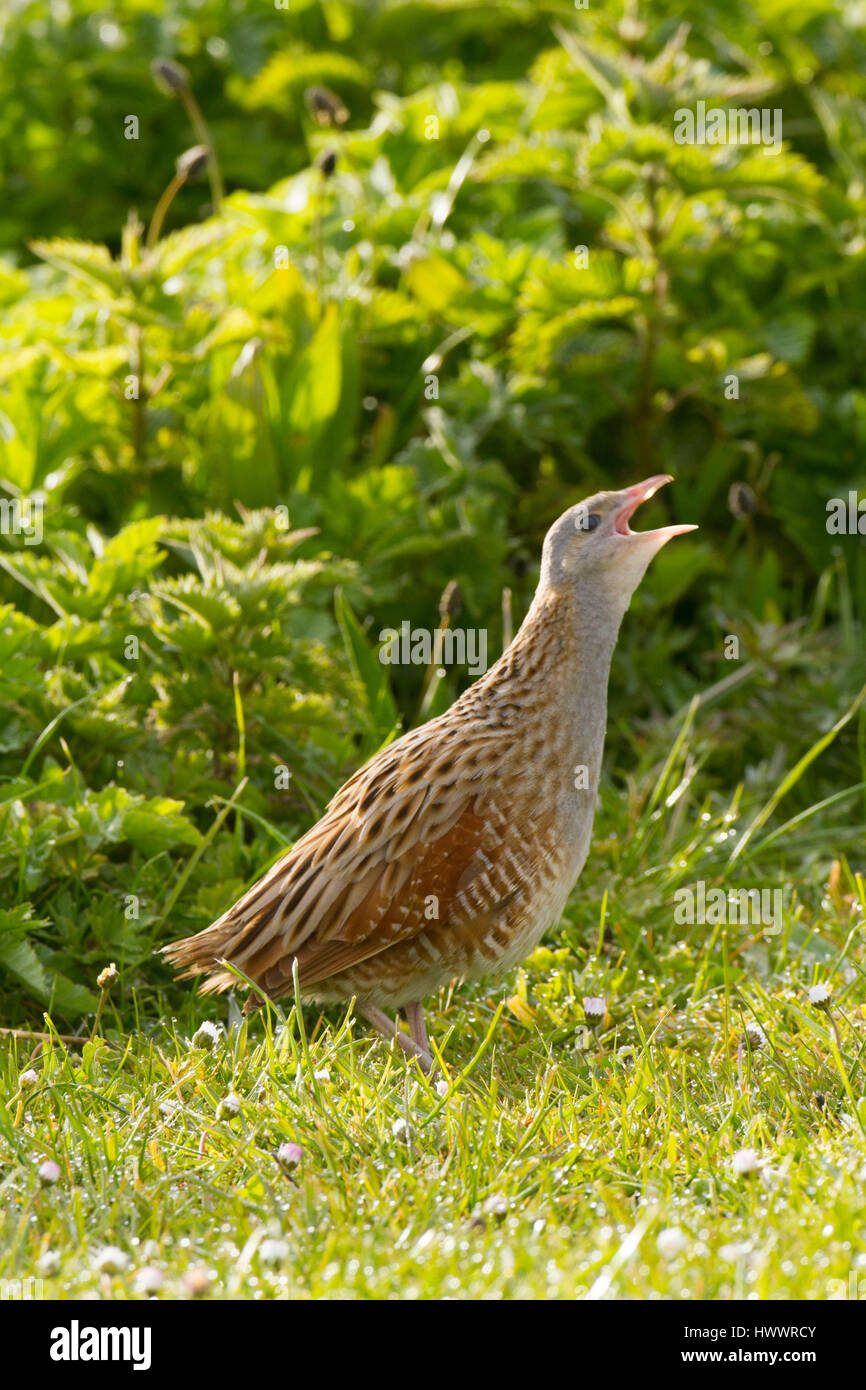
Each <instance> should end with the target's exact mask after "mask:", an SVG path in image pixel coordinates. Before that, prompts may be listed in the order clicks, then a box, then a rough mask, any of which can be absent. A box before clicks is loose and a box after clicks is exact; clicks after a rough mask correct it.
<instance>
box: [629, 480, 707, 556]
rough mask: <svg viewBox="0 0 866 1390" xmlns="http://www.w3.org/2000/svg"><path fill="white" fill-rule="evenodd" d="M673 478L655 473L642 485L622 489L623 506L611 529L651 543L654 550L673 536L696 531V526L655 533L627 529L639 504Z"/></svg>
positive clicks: (666, 528) (665, 529)
mask: <svg viewBox="0 0 866 1390" xmlns="http://www.w3.org/2000/svg"><path fill="white" fill-rule="evenodd" d="M672 482H673V478H672V477H671V475H670V473H656V474H655V475H654V476H653V477H652V478H646V479H645V480H644V482H642V483H635V485H634V487H627V488H623V490H622V492H621V493H620V496H621V497H624V498H625V499H626V500H625V505H624V506H623V507H621V508H620V510H619V511H618V512H617V514H616V518H615V520H614V524H613V529H614V531H615V532H616V534H617V535H619V536H630V537H633V539H634V540H639V541H651V542H653V543H654V545H655V547H656V549H658V548H659V547H660V546H663V545H664V544H665V542H666V541H669V540H670V539H671V538H672V537H673V536H682V535H684V534H685V532H686V531H696V530H697V529H698V528H697V527H696V526H660V527H659V528H658V530H656V531H632V530H631V528H630V527H629V524H628V523H629V519H630V518H631V517H632V516H634V514H635V512H636V511H637V509H638V507H639V506H640V504H641V502H648V501H649V499H650V498H651V497H654V496H655V494H656V493H657V492H658V490H659V488H660V487H664V485H665V483H672Z"/></svg>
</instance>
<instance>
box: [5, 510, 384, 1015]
mask: <svg viewBox="0 0 866 1390" xmlns="http://www.w3.org/2000/svg"><path fill="white" fill-rule="evenodd" d="M303 538H304V533H303V532H301V533H294V534H293V533H291V532H280V531H279V530H278V529H277V526H276V523H275V519H274V516H273V515H272V514H268V515H265V514H262V513H247V514H245V516H244V518H243V520H242V522H239V523H233V522H231V521H229V520H227V519H226V518H224V517H220V516H214V517H211V518H208V519H205V520H203V521H194V522H186V523H181V522H176V521H175V522H172V521H165V520H162V519H160V518H149V519H147V520H142V521H138V522H132V523H130V524H129V525H128V526H126V527H124V528H123V529H121V530H120V531H119V532H118V533H117V534H116V535H115V536H113V537H112V538H111V539H108V540H106V539H105V538H103V537H102V536H101V535H100V534H99V533H98V532H97V531H96V529H95V528H93V527H89V528H88V531H87V535H86V536H85V537H82V536H81V535H79V534H77V533H76V532H75V531H74V530H72V529H69V528H68V527H67V526H64V525H63V524H61V523H60V522H59V521H58V522H57V523H53V524H49V526H48V528H47V530H46V535H45V538H44V545H43V548H42V550H41V551H40V552H39V553H36V551H35V550H32V549H31V550H24V549H23V548H21V549H19V550H17V551H16V552H14V553H11V552H9V551H7V552H5V553H4V554H3V555H2V557H0V563H2V567H3V570H4V572H5V574H6V576H7V577H8V579H9V580H10V581H14V584H15V586H16V587H17V589H18V602H17V604H13V603H7V604H4V605H3V606H2V608H0V710H2V715H0V776H2V782H0V907H2V911H3V926H4V931H3V933H2V935H0V971H2V972H3V973H4V974H5V975H6V977H7V979H9V978H11V979H14V980H15V981H17V983H18V986H19V988H21V987H23V989H24V991H25V992H26V993H27V994H29V995H30V996H31V997H32V998H34V999H36V1000H38V1001H40V1002H41V1003H43V1004H48V1003H52V1004H53V1006H55V1007H56V1009H57V1010H58V1011H59V1013H61V1014H63V1015H69V1014H74V1013H76V1012H80V1011H81V1009H82V1008H84V1007H85V1006H86V1004H87V1002H88V999H89V996H87V992H86V991H83V990H82V988H81V987H80V985H79V983H78V982H79V981H80V980H82V979H85V980H91V981H92V979H93V978H95V975H94V974H93V968H94V967H98V966H99V964H100V963H104V962H105V960H106V959H114V960H116V961H117V962H118V964H119V965H121V964H122V965H123V966H125V967H126V968H127V970H128V971H129V974H128V975H127V977H126V978H127V980H128V981H130V982H135V981H137V980H138V979H139V977H138V975H137V974H136V973H135V968H136V967H138V966H139V965H141V964H142V962H144V960H145V959H146V957H147V956H148V955H149V953H150V952H151V950H152V949H153V945H154V942H155V939H157V938H158V936H159V934H160V932H161V931H163V932H164V931H165V930H166V924H167V921H168V918H169V915H170V914H171V919H172V923H174V924H176V923H177V922H178V921H181V920H188V921H190V922H193V923H195V924H196V925H199V926H201V925H205V924H206V922H207V921H208V920H210V914H211V911H212V908H213V907H214V906H215V905H216V904H217V903H218V901H219V899H220V897H221V895H222V894H224V893H225V892H226V891H227V889H226V882H227V881H229V882H231V883H236V884H237V885H242V883H243V881H244V879H245V877H246V876H247V875H248V874H249V873H251V872H253V871H254V870H257V869H259V868H261V866H262V857H263V856H265V857H266V856H267V855H268V854H269V853H270V852H271V851H274V850H276V849H278V848H280V847H282V846H284V845H285V844H286V843H287V842H288V841H289V840H290V839H291V838H293V837H294V835H296V834H297V833H298V830H299V828H300V827H302V826H303V825H304V824H305V823H306V822H307V820H308V819H309V817H310V816H311V815H314V814H316V813H317V812H318V810H319V809H321V806H322V804H323V803H324V801H325V800H326V799H327V798H328V796H329V795H330V792H331V790H332V788H333V785H334V783H335V781H337V780H339V777H340V774H341V772H342V771H343V770H344V769H345V768H347V767H349V766H351V765H353V763H354V760H355V758H356V756H357V735H356V730H357V728H358V711H359V709H361V710H363V709H364V708H366V703H365V702H366V689H365V687H364V685H363V682H362V681H361V679H360V678H359V676H358V674H357V671H356V669H355V668H354V666H353V660H352V657H351V650H350V649H349V648H348V647H343V644H342V643H341V641H340V635H339V631H338V629H337V625H336V623H335V620H334V617H333V610H332V596H333V592H334V588H335V586H343V585H345V588H346V593H347V594H350V593H351V592H353V591H354V592H357V586H356V579H355V575H354V571H353V567H352V566H351V564H350V563H348V562H345V561H327V560H319V561H301V560H298V559H297V558H296V555H295V552H296V549H297V546H298V544H299V542H301V541H302V540H303ZM344 609H345V610H346V611H347V612H349V613H350V610H349V609H348V603H347V600H344ZM348 621H351V616H350V617H349V619H348ZM347 650H348V651H349V655H348V658H347V655H346V652H347ZM379 714H380V715H381V720H382V723H383V724H384V723H385V722H390V723H393V718H394V714H393V707H392V708H391V710H390V711H387V712H381V711H380V712H379ZM379 714H377V715H376V717H379ZM370 723H371V726H373V725H374V723H375V720H374V712H373V711H372V710H371V711H370ZM375 728H376V737H377V738H379V739H381V738H382V737H383V736H384V733H383V731H382V728H380V727H379V726H378V724H377V725H375ZM233 798H234V800H233ZM230 803H231V804H232V805H237V806H238V808H239V809H238V810H237V811H236V812H235V811H234V810H231V811H230ZM227 814H231V816H232V819H233V823H234V826H235V832H234V835H233V836H232V837H229V838H222V839H220V840H219V842H218V845H214V844H213V843H212V841H213V836H214V832H215V829H216V828H217V826H218V824H221V823H222V821H223V820H224V819H225V817H226V815H227ZM254 830H258V831H259V832H261V831H263V832H264V833H258V834H253V833H252V832H253V831H254ZM154 974H155V972H154V970H153V968H152V964H150V965H149V966H148V970H147V979H148V980H149V981H151V982H152V980H153V979H154ZM151 987H152V985H151ZM91 1002H92V1001H91Z"/></svg>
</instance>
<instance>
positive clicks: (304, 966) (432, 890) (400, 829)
mask: <svg viewBox="0 0 866 1390" xmlns="http://www.w3.org/2000/svg"><path fill="white" fill-rule="evenodd" d="M672 481H673V479H672V478H671V477H670V475H669V474H656V475H654V476H653V477H651V478H647V479H646V480H645V481H644V482H642V483H637V484H636V485H634V486H633V487H627V488H624V489H621V490H619V491H603V492H597V493H595V494H594V495H593V496H591V497H588V498H586V499H585V500H584V501H582V502H579V503H577V504H576V505H574V506H571V507H569V508H568V509H567V510H566V511H565V512H563V514H562V515H561V516H560V517H559V518H558V519H557V520H556V521H555V522H554V524H553V525H552V526H551V527H550V530H549V531H548V532H547V535H546V536H545V539H544V544H543V548H542V554H541V565H540V572H539V580H538V585H537V588H536V591H535V595H534V598H533V600H532V603H531V605H530V607H529V609H528V611H527V614H526V617H525V619H524V621H523V623H522V624H521V626H520V629H519V630H518V632H517V633H516V635H515V636H514V638H513V639H512V641H511V642H510V644H509V645H508V647H507V648H506V649H505V651H504V652H503V653H502V655H501V656H500V657H499V659H498V660H497V661H496V662H495V663H494V664H493V665H492V666H491V667H490V668H489V669H488V670H487V671H486V672H485V673H484V674H482V675H481V676H480V677H479V678H478V679H477V680H476V681H475V682H474V684H472V685H470V686H469V687H468V688H467V689H466V690H465V691H464V692H463V693H462V694H461V695H460V696H459V697H458V699H457V700H455V702H454V703H453V704H452V705H451V706H450V708H449V709H447V710H446V711H445V713H444V714H440V715H439V716H438V717H437V718H435V719H431V720H430V721H429V722H428V723H426V724H422V725H420V726H419V727H417V728H414V729H411V730H410V731H408V732H407V733H405V734H403V735H402V737H400V738H397V739H396V740H394V741H393V742H392V743H389V744H388V745H386V746H385V747H384V748H382V749H381V750H380V751H379V752H378V753H377V754H376V755H375V756H374V757H373V758H371V759H370V761H368V762H367V763H365V764H364V765H363V766H362V767H361V768H359V770H358V771H357V772H355V773H354V775H353V776H352V777H350V778H349V780H348V781H347V782H346V783H345V785H344V786H342V787H341V788H340V790H339V791H338V792H337V793H336V795H335V796H334V797H333V798H332V800H331V801H330V803H329V804H328V806H327V808H326V810H325V812H324V814H323V815H322V817H321V819H320V820H318V821H317V822H316V824H315V825H313V826H312V828H311V829H310V830H308V831H307V832H306V833H305V834H304V835H302V836H301V837H300V838H299V839H298V840H297V841H296V842H295V844H294V845H293V846H292V848H291V849H289V850H288V851H287V852H286V853H285V854H283V856H282V857H281V858H280V859H278V860H277V862H276V863H275V864H273V865H272V867H271V868H270V869H268V871H267V872H266V873H265V874H264V875H263V876H262V877H261V878H259V879H258V881H257V882H256V883H254V884H253V885H252V887H251V888H249V889H248V890H247V891H246V892H245V893H244V894H243V896H242V897H240V898H239V899H238V901H237V902H235V903H234V904H233V905H232V906H231V907H229V908H228V910H227V911H226V912H224V913H223V915H222V916H221V917H219V918H218V919H217V920H216V921H215V922H214V923H213V924H212V925H211V926H209V927H206V928H205V929H204V930H203V931H200V932H198V933H197V934H196V935H194V936H188V937H185V938H183V939H182V940H180V941H175V942H172V943H170V944H169V945H168V946H165V947H163V948H162V949H163V952H164V953H165V955H166V957H167V959H168V960H169V962H170V963H171V964H172V965H173V966H174V967H175V969H176V970H178V971H179V972H181V976H182V977H189V976H196V975H201V974H204V975H205V977H206V978H205V980H204V982H203V983H202V984H201V987H200V992H201V993H211V992H220V991H223V990H226V989H228V988H230V987H231V986H233V985H237V984H238V979H239V974H240V976H241V977H242V978H245V979H246V981H247V982H248V983H250V984H251V985H252V986H253V988H252V990H251V993H250V995H249V996H248V998H247V1000H246V1003H245V1011H246V1012H248V1013H249V1012H253V1011H255V1010H256V1009H257V1008H260V1007H261V1006H262V1005H263V1004H264V1003H265V1000H266V999H269V1000H273V1001H276V1000H279V999H280V998H282V997H284V996H286V995H289V994H292V993H293V992H294V990H295V982H294V973H295V970H296V971H297V982H298V989H299V991H300V994H301V998H302V999H308V1000H310V1001H311V1002H316V1003H318V1004H322V1005H331V1004H338V1003H339V1004H346V1003H348V1002H350V1001H354V1008H355V1010H356V1012H357V1013H360V1014H361V1015H363V1017H365V1018H366V1019H367V1020H368V1022H369V1023H370V1024H372V1025H373V1027H374V1028H376V1029H378V1030H379V1031H380V1032H381V1033H383V1034H384V1035H385V1037H387V1038H390V1039H392V1040H394V1041H395V1042H396V1043H397V1044H398V1045H399V1047H400V1048H401V1049H402V1050H403V1051H404V1052H405V1053H406V1054H407V1056H408V1058H409V1059H410V1061H411V1059H412V1058H415V1059H417V1062H418V1065H419V1066H420V1068H421V1070H422V1071H423V1072H424V1073H426V1074H429V1073H430V1072H431V1071H432V1070H433V1069H434V1057H433V1053H432V1049H431V1047H430V1043H429V1041H428V1037H427V1030H426V1023H425V1018H424V1000H425V999H426V998H427V997H428V996H430V995H431V994H433V993H435V992H436V991H438V990H439V988H440V987H441V986H442V985H443V984H447V983H449V982H450V981H452V980H453V979H455V978H459V979H462V980H474V979H478V978H481V977H485V976H493V975H500V974H503V973H505V972H506V971H508V970H509V969H510V968H511V967H512V966H514V965H516V964H517V963H518V962H519V961H521V960H522V959H524V958H525V956H527V955H528V954H529V953H530V951H532V950H533V948H534V947H535V945H536V944H537V943H538V942H539V940H540V939H541V937H542V936H543V935H544V933H545V932H546V931H548V930H549V929H550V928H551V927H553V926H555V925H556V923H557V922H558V920H559V918H560V916H561V914H562V911H563V909H564V907H565V904H566V901H567V899H568V897H569V895H570V893H571V891H572V889H573V887H574V885H575V883H576V882H577V879H578V877H579V875H580V873H581V870H582V869H583V866H584V863H585V861H586V858H587V854H588V852H589V848H590V839H591V833H592V824H593V817H594V812H595V805H596V801H597V796H598V790H599V778H600V774H601V764H602V751H603V746H604V737H605V727H606V722H607V687H608V677H609V672H610V666H611V659H612V656H613V652H614V648H615V645H616V641H617V637H618V634H619V629H620V624H621V622H622V619H623V617H624V615H625V612H626V610H627V608H628V606H629V603H630V601H631V597H632V594H633V593H634V591H635V589H636V588H637V586H638V585H639V583H640V581H641V579H642V578H643V576H644V574H645V572H646V569H647V567H648V565H649V563H650V561H651V560H652V558H653V556H654V555H656V554H657V553H658V551H659V550H660V549H661V548H662V546H663V545H665V544H666V543H667V542H668V541H669V540H670V539H671V538H672V537H674V536H678V535H680V534H683V533H685V532H687V531H692V530H694V529H695V528H694V527H693V526H691V525H676V526H664V527H661V528H660V529H658V530H654V531H637V532H635V531H632V530H631V528H630V526H629V520H630V518H631V517H632V515H633V514H634V512H635V511H636V510H637V508H638V507H639V506H640V505H641V503H642V502H645V501H648V500H649V498H651V497H652V496H653V495H654V494H655V493H656V492H657V491H658V489H659V488H660V487H662V486H663V485H664V484H666V483H669V482H672ZM387 1010H391V1011H392V1013H396V1012H398V1011H399V1012H400V1013H402V1014H403V1016H404V1019H405V1022H406V1024H407V1025H408V1032H407V1031H405V1030H404V1029H403V1028H402V1027H401V1026H400V1023H399V1021H398V1020H397V1018H395V1017H389V1014H388V1012H386V1011H387Z"/></svg>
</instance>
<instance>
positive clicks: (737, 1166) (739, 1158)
mask: <svg viewBox="0 0 866 1390" xmlns="http://www.w3.org/2000/svg"><path fill="white" fill-rule="evenodd" d="M731 1167H732V1168H733V1170H734V1173H735V1174H736V1176H737V1177H738V1178H747V1177H751V1175H752V1173H757V1172H758V1171H759V1169H760V1167H761V1158H760V1155H759V1154H758V1153H757V1151H756V1150H755V1149H738V1150H737V1152H736V1153H735V1154H734V1156H733V1158H732V1159H731Z"/></svg>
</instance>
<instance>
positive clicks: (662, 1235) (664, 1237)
mask: <svg viewBox="0 0 866 1390" xmlns="http://www.w3.org/2000/svg"><path fill="white" fill-rule="evenodd" d="M688 1243H689V1239H688V1236H687V1235H686V1233H685V1231H683V1230H681V1229H680V1227H679V1226H666V1227H665V1228H664V1230H663V1231H659V1233H658V1235H657V1236H656V1245H657V1246H658V1252H659V1254H660V1255H661V1257H662V1259H663V1260H675V1259H676V1257H677V1255H681V1254H682V1252H683V1251H684V1250H685V1249H687V1247H688Z"/></svg>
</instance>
